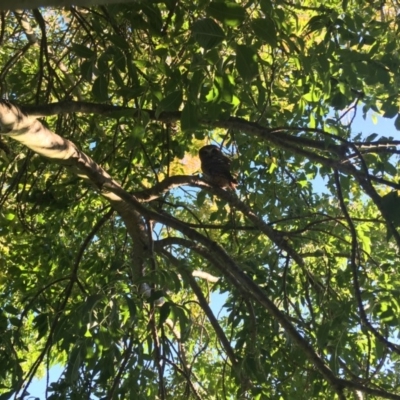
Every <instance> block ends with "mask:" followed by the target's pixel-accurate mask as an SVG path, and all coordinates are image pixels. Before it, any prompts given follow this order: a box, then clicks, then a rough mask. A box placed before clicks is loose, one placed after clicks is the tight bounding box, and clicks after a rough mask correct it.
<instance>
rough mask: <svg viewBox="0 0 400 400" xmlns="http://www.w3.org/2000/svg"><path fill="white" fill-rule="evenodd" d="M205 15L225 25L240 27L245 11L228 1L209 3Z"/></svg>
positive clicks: (238, 5)
mask: <svg viewBox="0 0 400 400" xmlns="http://www.w3.org/2000/svg"><path fill="white" fill-rule="evenodd" d="M207 14H209V15H210V16H211V17H213V18H215V19H217V20H218V21H221V22H222V23H224V24H225V25H228V26H233V27H235V26H238V25H240V24H241V23H242V22H243V21H244V19H245V17H246V11H245V9H244V8H243V7H242V6H241V5H240V4H237V3H234V2H229V1H228V2H224V3H222V2H217V1H213V2H211V4H210V5H209V6H208V8H207Z"/></svg>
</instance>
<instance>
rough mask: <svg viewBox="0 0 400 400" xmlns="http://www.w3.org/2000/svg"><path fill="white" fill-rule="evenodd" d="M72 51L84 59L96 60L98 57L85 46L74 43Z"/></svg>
mask: <svg viewBox="0 0 400 400" xmlns="http://www.w3.org/2000/svg"><path fill="white" fill-rule="evenodd" d="M72 51H73V52H75V53H76V54H77V55H78V56H79V57H82V58H94V57H95V56H96V53H95V52H94V51H93V50H91V49H89V48H88V47H86V46H84V45H83V44H77V43H74V44H73V45H72Z"/></svg>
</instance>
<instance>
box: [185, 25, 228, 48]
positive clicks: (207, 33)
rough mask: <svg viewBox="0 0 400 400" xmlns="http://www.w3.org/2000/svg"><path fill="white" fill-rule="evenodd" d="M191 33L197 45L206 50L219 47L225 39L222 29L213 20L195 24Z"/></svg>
mask: <svg viewBox="0 0 400 400" xmlns="http://www.w3.org/2000/svg"><path fill="white" fill-rule="evenodd" d="M191 31H192V35H193V37H194V38H195V40H196V41H197V43H198V44H199V45H200V46H201V47H203V48H204V49H205V50H209V49H212V48H213V47H216V46H218V45H219V44H220V43H221V42H222V41H223V40H224V38H225V34H224V31H223V30H222V28H221V27H220V26H219V25H218V24H217V23H216V22H215V21H214V20H212V19H211V18H204V19H200V20H198V21H196V22H194V23H193V24H192V27H191Z"/></svg>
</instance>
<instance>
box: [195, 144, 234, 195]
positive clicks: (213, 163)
mask: <svg viewBox="0 0 400 400" xmlns="http://www.w3.org/2000/svg"><path fill="white" fill-rule="evenodd" d="M199 156H200V160H201V170H202V171H203V174H204V179H205V180H207V181H208V182H210V183H211V184H213V185H215V186H219V187H221V188H226V187H229V188H231V189H235V188H236V186H237V184H238V182H237V180H236V179H235V178H234V177H233V176H232V174H231V172H230V163H231V160H230V159H229V158H228V157H226V156H225V155H224V154H222V152H221V151H220V150H219V148H218V147H217V146H214V145H208V146H204V147H202V148H201V149H200V152H199Z"/></svg>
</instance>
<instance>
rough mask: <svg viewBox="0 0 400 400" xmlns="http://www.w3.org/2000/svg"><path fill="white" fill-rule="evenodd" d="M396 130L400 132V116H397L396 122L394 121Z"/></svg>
mask: <svg viewBox="0 0 400 400" xmlns="http://www.w3.org/2000/svg"><path fill="white" fill-rule="evenodd" d="M394 126H395V128H396V129H397V130H398V131H400V114H397V117H396V120H395V121H394Z"/></svg>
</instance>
